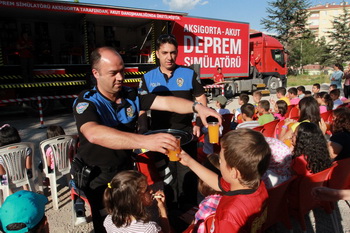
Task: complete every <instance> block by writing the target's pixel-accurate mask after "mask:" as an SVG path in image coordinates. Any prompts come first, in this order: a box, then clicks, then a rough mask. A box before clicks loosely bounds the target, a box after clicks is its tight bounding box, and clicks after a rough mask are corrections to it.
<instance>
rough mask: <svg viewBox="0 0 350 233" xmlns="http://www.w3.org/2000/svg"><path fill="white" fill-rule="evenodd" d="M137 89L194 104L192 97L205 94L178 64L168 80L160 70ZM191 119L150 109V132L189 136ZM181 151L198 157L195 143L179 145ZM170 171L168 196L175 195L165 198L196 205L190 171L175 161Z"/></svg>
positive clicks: (153, 72) (195, 78) (147, 75)
mask: <svg viewBox="0 0 350 233" xmlns="http://www.w3.org/2000/svg"><path fill="white" fill-rule="evenodd" d="M140 89H141V91H142V93H143V94H148V93H153V94H156V95H160V96H175V97H180V98H184V99H187V100H190V101H193V99H194V97H199V96H201V95H203V94H204V93H205V91H204V88H203V86H202V85H201V84H200V83H199V82H198V80H197V74H196V73H195V72H194V71H193V70H192V69H190V68H188V67H184V66H178V65H177V66H176V67H175V69H174V71H173V72H172V74H171V76H170V77H169V78H168V76H167V75H166V74H164V73H162V72H161V70H160V67H157V68H155V69H153V70H151V71H149V72H147V73H146V74H145V75H144V76H143V77H142V80H141V83H140ZM139 93H140V92H139ZM192 119H193V113H190V114H178V113H173V112H167V111H155V110H152V111H151V129H152V130H156V129H177V130H183V131H186V132H188V133H190V134H192V128H193V126H192ZM182 149H183V150H185V151H186V152H187V153H188V154H189V155H191V156H192V157H194V158H197V142H196V141H192V142H190V143H189V144H187V145H185V146H182ZM159 156H161V155H159ZM159 156H158V157H159ZM166 159H167V157H166ZM169 168H170V170H171V173H172V174H173V178H174V180H173V181H172V183H170V185H171V187H172V190H173V192H174V193H173V194H170V195H171V196H173V195H174V199H173V200H171V199H170V198H167V200H168V204H169V202H174V203H176V202H177V201H179V202H181V200H177V198H178V197H180V196H182V197H183V200H185V202H191V203H192V202H193V203H196V193H197V186H196V185H195V184H196V181H195V180H196V178H195V177H196V176H195V175H194V174H193V173H191V172H190V169H189V168H188V167H186V166H183V165H182V164H180V163H178V162H169ZM185 176H186V179H185ZM168 196H169V195H167V197H168ZM180 198H181V197H180Z"/></svg>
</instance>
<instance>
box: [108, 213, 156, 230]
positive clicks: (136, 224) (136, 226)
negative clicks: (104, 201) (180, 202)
mask: <svg viewBox="0 0 350 233" xmlns="http://www.w3.org/2000/svg"><path fill="white" fill-rule="evenodd" d="M103 226H104V227H105V228H106V231H107V233H158V232H160V231H161V228H160V226H158V224H157V223H156V222H152V221H149V222H147V223H145V222H143V221H136V220H134V221H132V222H131V224H130V225H129V226H127V227H116V226H115V225H114V223H113V222H112V216H111V215H107V217H106V219H105V221H104V222H103Z"/></svg>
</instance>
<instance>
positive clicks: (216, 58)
mask: <svg viewBox="0 0 350 233" xmlns="http://www.w3.org/2000/svg"><path fill="white" fill-rule="evenodd" d="M172 33H173V34H174V35H175V36H176V39H177V41H178V43H179V54H178V57H177V60H176V62H177V63H178V64H179V65H185V66H190V65H191V64H200V65H201V74H200V75H201V77H205V76H207V77H212V76H213V74H215V73H216V69H217V67H221V68H222V73H223V74H224V75H225V76H247V74H248V70H249V24H246V23H238V22H229V21H218V20H214V19H202V18H191V17H182V18H181V20H179V21H176V22H175V26H174V29H173V32H172Z"/></svg>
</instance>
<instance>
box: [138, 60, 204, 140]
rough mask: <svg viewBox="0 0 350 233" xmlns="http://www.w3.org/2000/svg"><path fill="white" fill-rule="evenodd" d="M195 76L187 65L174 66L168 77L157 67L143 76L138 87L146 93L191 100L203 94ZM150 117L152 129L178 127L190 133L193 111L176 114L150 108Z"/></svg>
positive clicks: (202, 89)
mask: <svg viewBox="0 0 350 233" xmlns="http://www.w3.org/2000/svg"><path fill="white" fill-rule="evenodd" d="M196 78H197V74H196V73H195V72H194V71H193V70H192V69H190V68H188V67H183V66H176V68H175V70H174V71H173V72H172V75H171V77H170V78H168V76H167V75H166V74H163V73H162V72H161V70H160V68H159V67H157V68H156V69H153V70H151V71H149V72H148V73H146V74H145V75H144V76H143V78H142V82H141V83H140V87H141V89H142V90H143V91H145V92H146V93H153V94H156V95H161V96H176V97H180V98H184V99H187V100H190V101H193V99H194V97H198V96H201V95H203V94H204V88H203V86H202V85H201V84H200V83H199V82H198V81H197V79H196ZM151 117H152V124H151V128H152V129H153V130H155V129H179V130H185V131H187V132H189V133H191V134H192V119H193V113H190V114H178V113H172V112H165V111H155V110H152V112H151Z"/></svg>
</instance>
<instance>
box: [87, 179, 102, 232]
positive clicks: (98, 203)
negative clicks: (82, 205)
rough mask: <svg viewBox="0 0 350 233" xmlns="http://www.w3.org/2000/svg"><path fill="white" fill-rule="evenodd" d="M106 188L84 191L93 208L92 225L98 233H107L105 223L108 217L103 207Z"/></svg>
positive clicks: (100, 187)
mask: <svg viewBox="0 0 350 233" xmlns="http://www.w3.org/2000/svg"><path fill="white" fill-rule="evenodd" d="M106 188H107V186H106V185H103V186H99V187H98V188H96V189H91V188H87V189H85V190H84V192H85V195H86V197H87V199H88V200H89V203H90V206H91V214H92V223H93V226H94V231H95V232H96V233H97V232H98V233H100V232H101V233H104V232H106V230H105V228H104V226H103V221H104V220H105V218H106V216H107V215H106V213H105V211H104V208H105V207H104V205H103V194H104V191H105V189H106Z"/></svg>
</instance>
